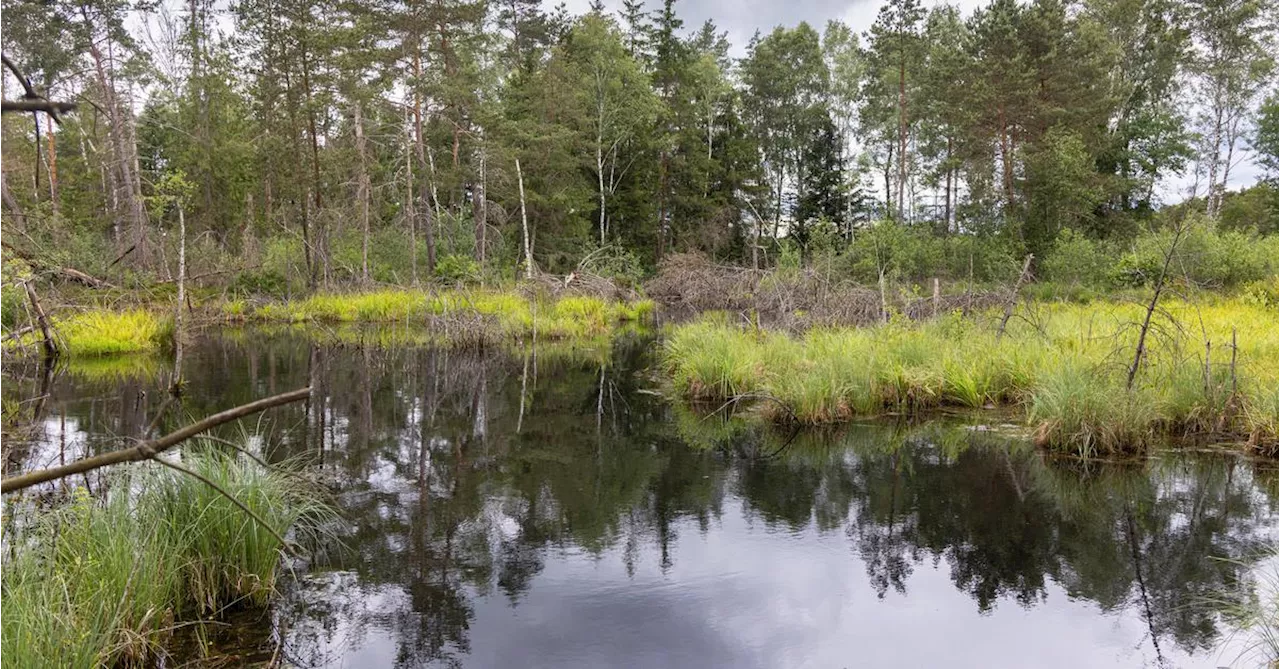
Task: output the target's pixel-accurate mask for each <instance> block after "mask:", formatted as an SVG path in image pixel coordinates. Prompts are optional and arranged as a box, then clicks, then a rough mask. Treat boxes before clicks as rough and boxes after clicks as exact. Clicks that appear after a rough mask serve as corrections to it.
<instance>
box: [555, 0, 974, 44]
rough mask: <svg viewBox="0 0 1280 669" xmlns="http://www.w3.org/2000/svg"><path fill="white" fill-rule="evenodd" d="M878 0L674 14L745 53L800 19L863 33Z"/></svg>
mask: <svg viewBox="0 0 1280 669" xmlns="http://www.w3.org/2000/svg"><path fill="white" fill-rule="evenodd" d="M560 1H561V0H543V2H542V4H543V7H545V8H546V9H548V10H550V9H552V8H554V7H555V6H556V5H558V4H560ZM564 4H565V6H566V7H568V8H569V12H570V13H572V14H584V13H586V12H587V9H588V6H589V5H590V0H564ZM646 4H647V6H648V8H650V9H658V8H659V7H661V0H648V2H647V3H646ZM882 4H884V3H883V2H881V1H880V0H785V1H779V0H677V2H676V15H677V16H679V17H680V18H681V19H682V20H684V27H685V29H687V30H696V29H697V28H699V27H700V26H701V25H702V23H703V22H704V21H706V20H707V19H711V20H712V21H715V24H716V26H718V27H719V29H720V30H721V31H727V32H728V33H729V41H730V43H732V45H733V50H732V51H731V55H733V56H737V57H741V56H744V55H746V47H747V42H748V41H750V40H751V35H752V34H753V33H755V31H756V30H759V31H760V32H762V33H765V32H768V31H770V30H772V29H773V28H774V27H775V26H785V27H788V28H790V27H793V26H795V25H797V24H799V23H800V22H801V21H807V22H808V23H809V25H811V26H813V27H814V28H816V29H817V30H818V31H819V32H821V31H822V27H823V26H824V25H826V23H827V21H830V20H832V19H838V20H840V21H843V22H844V23H845V24H847V25H848V26H849V27H850V28H853V29H854V31H856V32H858V33H862V32H864V31H865V30H867V29H868V28H870V27H871V24H872V22H874V21H875V20H876V12H878V11H879V10H880V5H882ZM923 4H924V6H925V8H926V9H929V8H931V7H933V6H934V5H938V4H942V3H941V2H938V0H924V1H923ZM950 4H953V5H955V6H957V7H959V8H960V10H961V13H962V14H964V15H968V14H969V12H971V11H973V10H974V9H976V8H977V7H979V6H981V5H982V4H983V3H982V2H980V1H979V0H960V1H959V2H952V3H950ZM604 6H605V9H606V10H608V11H612V12H615V13H616V12H618V11H619V10H621V9H622V0H605V3H604Z"/></svg>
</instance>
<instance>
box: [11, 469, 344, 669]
mask: <svg viewBox="0 0 1280 669" xmlns="http://www.w3.org/2000/svg"><path fill="white" fill-rule="evenodd" d="M213 448H218V447H217V446H216V445H212V444H211V445H209V447H208V449H202V448H195V449H193V448H192V447H191V446H189V447H188V449H187V452H186V454H185V455H184V457H183V462H184V464H185V465H186V466H187V467H189V468H191V469H193V470H195V471H196V472H198V473H200V474H202V475H204V476H205V477H207V478H209V479H211V480H213V481H215V482H217V483H218V484H219V485H221V486H222V487H223V488H224V489H225V490H227V491H228V492H230V493H231V494H233V495H235V496H236V498H237V499H239V500H241V501H242V502H244V503H245V504H246V505H248V506H249V507H250V508H252V509H254V510H255V511H256V512H257V513H258V514H259V515H260V516H261V517H262V518H263V519H265V520H266V521H267V522H268V523H271V524H272V525H273V526H274V527H275V528H277V529H282V530H285V531H288V530H289V529H290V528H292V530H293V532H294V533H295V534H299V533H300V534H309V533H313V532H315V531H316V528H318V527H319V526H320V523H321V522H323V521H324V520H325V519H327V518H328V517H329V516H330V512H329V511H328V509H327V507H326V506H325V505H324V504H323V503H322V502H321V501H320V498H319V497H318V496H317V495H316V493H315V492H314V489H313V488H312V487H311V486H310V485H309V484H307V483H305V482H303V481H302V480H301V479H300V478H297V477H296V476H295V475H292V474H288V473H284V472H282V471H279V470H274V469H273V470H264V469H262V468H261V467H260V466H259V465H257V464H256V463H253V462H249V461H247V459H245V460H240V459H236V458H234V457H232V456H230V455H227V454H225V453H224V452H221V451H216V450H211V449H213ZM143 467H145V468H143ZM105 496H106V499H96V498H94V497H91V496H90V495H89V494H88V493H87V492H85V491H84V489H77V490H76V491H75V492H74V493H73V497H72V501H71V502H70V503H69V504H66V505H64V506H62V507H60V508H58V509H56V510H54V511H51V512H44V513H43V515H42V516H41V518H40V519H39V520H38V522H37V525H36V527H35V528H34V529H33V530H32V531H31V532H30V533H29V534H28V535H26V536H23V537H20V538H17V539H15V538H14V537H12V536H10V537H7V539H8V541H11V542H13V541H17V543H16V544H14V545H15V546H16V548H15V551H14V556H13V557H12V558H10V559H9V560H8V561H7V562H6V564H5V579H4V582H3V589H2V590H0V596H2V598H3V609H4V612H5V615H4V617H3V619H0V635H2V642H3V645H4V652H5V664H6V666H15V667H38V666H66V667H92V666H108V665H115V664H122V663H143V662H146V661H147V660H149V659H152V658H154V657H155V653H156V650H157V649H158V648H159V647H160V646H161V645H162V644H163V643H164V641H165V639H166V638H167V636H168V634H169V632H170V631H171V630H172V628H173V625H174V621H175V620H179V619H181V618H183V617H188V616H190V615H191V614H207V613H210V612H214V611H217V610H219V609H221V608H223V607H226V606H229V605H234V604H241V603H248V604H253V605H262V604H264V603H266V600H267V598H268V597H269V596H270V595H271V594H272V593H273V592H274V589H275V583H276V578H277V572H278V567H279V562H280V555H281V546H280V545H279V541H278V540H277V539H275V537H273V536H272V535H271V533H270V532H268V531H267V530H265V529H263V528H262V527H261V526H259V525H257V524H256V522H255V521H254V520H252V519H251V518H249V517H248V516H247V515H245V514H244V513H243V512H242V511H240V510H239V509H238V508H236V507H235V505H234V504H232V502H230V501H229V500H227V499H226V498H225V497H223V496H221V495H219V494H218V493H216V492H214V491H213V490H212V489H211V488H209V487H208V486H207V485H205V484H204V483H203V482H201V481H198V480H196V479H195V478H192V477H189V476H186V475H184V474H180V473H178V472H175V471H172V470H169V469H162V468H160V467H159V466H158V465H155V464H146V465H142V466H141V467H139V468H135V469H133V471H131V472H120V473H119V474H118V478H117V479H116V480H115V481H114V482H113V485H111V486H110V488H109V489H108V492H107V493H106V494H105Z"/></svg>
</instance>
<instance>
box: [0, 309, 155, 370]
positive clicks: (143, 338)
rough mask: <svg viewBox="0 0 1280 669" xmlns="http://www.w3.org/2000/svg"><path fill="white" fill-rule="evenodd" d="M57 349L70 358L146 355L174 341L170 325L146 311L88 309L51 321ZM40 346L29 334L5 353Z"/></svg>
mask: <svg viewBox="0 0 1280 669" xmlns="http://www.w3.org/2000/svg"><path fill="white" fill-rule="evenodd" d="M52 321H53V331H54V338H55V339H56V341H57V344H58V349H59V350H60V351H61V352H62V353H63V354H65V355H68V356H72V357H82V358H87V357H93V356H109V355H120V354H125V353H148V352H153V351H156V350H159V349H161V348H162V347H164V346H165V345H167V344H168V343H169V342H170V341H172V339H173V323H172V321H171V320H170V319H168V318H162V317H160V316H157V315H156V314H155V313H153V312H151V311H147V310H146V309H128V310H124V311H113V310H110V309H100V308H90V309H85V310H81V311H79V312H77V313H74V314H70V315H67V316H55V317H54V318H53V319H52ZM39 344H40V333H39V332H28V333H27V334H25V335H23V336H22V337H21V338H20V339H19V340H17V341H13V340H10V341H6V343H5V347H6V349H17V348H31V347H37V346H39Z"/></svg>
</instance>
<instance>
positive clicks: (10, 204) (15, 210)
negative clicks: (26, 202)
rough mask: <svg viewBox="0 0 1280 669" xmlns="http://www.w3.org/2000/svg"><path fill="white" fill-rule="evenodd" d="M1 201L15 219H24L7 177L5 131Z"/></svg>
mask: <svg viewBox="0 0 1280 669" xmlns="http://www.w3.org/2000/svg"><path fill="white" fill-rule="evenodd" d="M0 98H3V96H0ZM0 202H4V206H5V209H8V210H9V214H10V215H13V217H14V219H17V220H19V221H22V220H23V219H24V216H23V214H22V207H19V206H18V201H17V200H14V198H13V192H10V191H9V179H8V178H6V177H5V166H4V134H3V133H0Z"/></svg>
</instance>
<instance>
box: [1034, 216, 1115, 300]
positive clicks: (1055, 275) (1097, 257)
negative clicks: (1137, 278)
mask: <svg viewBox="0 0 1280 669" xmlns="http://www.w3.org/2000/svg"><path fill="white" fill-rule="evenodd" d="M1113 259H1114V255H1113V254H1110V253H1108V252H1107V250H1106V249H1105V248H1104V247H1103V246H1102V244H1101V243H1100V242H1098V241H1095V240H1092V239H1089V238H1088V237H1085V236H1084V235H1082V234H1080V233H1079V232H1077V231H1076V230H1073V229H1070V228H1068V229H1066V230H1063V231H1062V234H1060V235H1058V240H1057V242H1055V243H1054V245H1053V250H1051V251H1050V252H1049V254H1048V255H1047V256H1046V257H1045V259H1044V262H1043V263H1041V265H1040V277H1039V278H1041V279H1047V280H1050V281H1056V282H1060V283H1067V284H1077V285H1085V286H1105V285H1107V283H1108V282H1109V279H1110V276H1109V274H1108V273H1109V270H1110V268H1111V265H1112V263H1113Z"/></svg>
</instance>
